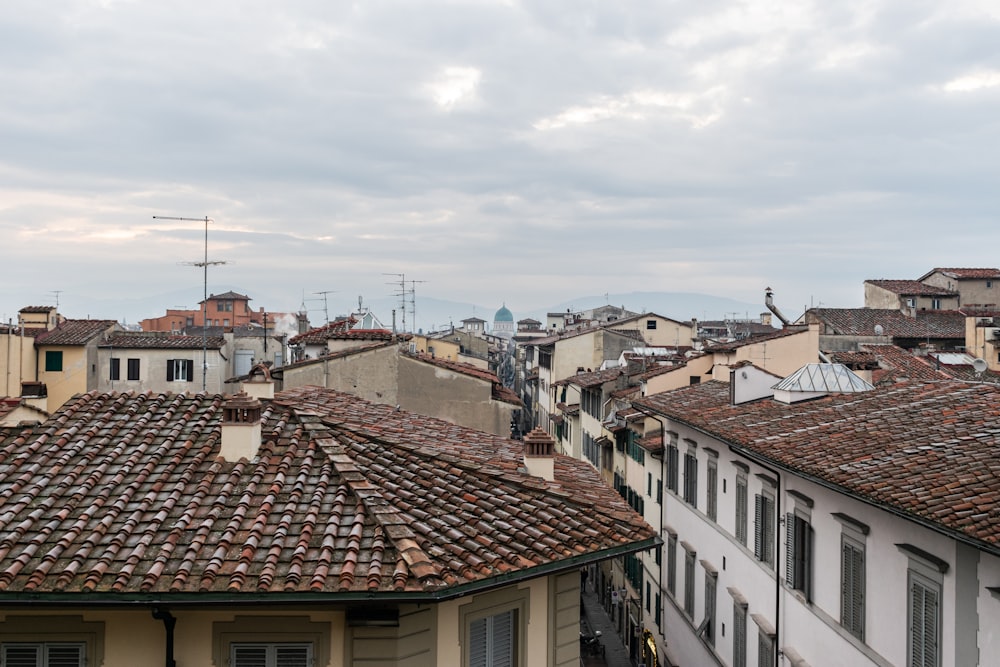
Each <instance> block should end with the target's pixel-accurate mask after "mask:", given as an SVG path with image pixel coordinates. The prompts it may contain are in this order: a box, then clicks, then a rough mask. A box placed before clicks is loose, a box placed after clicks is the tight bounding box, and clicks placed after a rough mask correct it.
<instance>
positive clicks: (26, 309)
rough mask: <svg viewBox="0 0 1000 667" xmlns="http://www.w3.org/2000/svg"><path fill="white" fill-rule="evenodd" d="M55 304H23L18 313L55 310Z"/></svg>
mask: <svg viewBox="0 0 1000 667" xmlns="http://www.w3.org/2000/svg"><path fill="white" fill-rule="evenodd" d="M55 309H56V307H55V306H25V307H24V308H22V309H21V310H19V311H17V312H19V313H50V312H52V311H53V310H55Z"/></svg>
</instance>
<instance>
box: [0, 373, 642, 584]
mask: <svg viewBox="0 0 1000 667" xmlns="http://www.w3.org/2000/svg"><path fill="white" fill-rule="evenodd" d="M224 401H225V397H224V396H222V395H214V396H212V395H208V396H206V395H201V394H197V395H194V394H176V395H175V394H154V393H152V392H146V393H143V394H115V393H111V394H99V393H96V392H92V393H89V394H83V395H79V396H77V397H74V398H73V399H71V400H70V401H69V402H68V403H67V404H66V405H65V406H64V407H63V408H62V409H61V410H60V412H59V413H57V414H56V415H55V416H54V417H53V418H52V419H50V420H49V421H47V422H45V423H43V424H41V425H40V426H38V427H36V428H35V429H34V430H27V431H21V432H19V433H18V434H12V435H8V436H6V437H4V438H3V439H0V480H5V482H4V484H3V485H0V601H2V600H5V599H7V600H11V599H26V600H27V599H35V598H36V597H37V596H39V595H44V596H45V597H46V598H47V599H50V600H52V599H56V598H58V599H60V600H63V601H75V600H77V599H79V600H81V602H84V603H87V604H92V603H93V600H94V599H95V597H96V598H97V599H100V597H101V596H103V595H113V596H115V597H114V599H115V600H117V601H119V602H121V601H122V600H131V599H141V600H144V601H150V600H162V599H165V598H170V599H171V600H174V601H181V600H186V601H187V602H190V603H198V602H200V601H204V602H205V604H212V603H217V602H218V600H220V599H228V600H235V601H238V600H241V599H246V600H250V601H252V600H258V601H260V600H262V598H261V596H263V602H261V603H262V604H268V602H269V600H273V599H281V598H282V596H286V595H290V596H294V598H295V599H296V600H299V601H301V599H302V596H303V595H311V596H316V597H315V598H314V599H315V600H317V601H320V600H323V599H337V596H341V595H344V594H349V595H352V596H354V598H356V597H357V596H358V595H364V596H366V597H369V598H371V599H372V600H375V601H377V600H378V599H380V598H382V599H385V598H390V599H392V598H393V596H396V595H399V594H407V595H409V596H411V597H410V598H409V599H426V600H434V599H438V596H440V595H441V594H442V593H443V592H446V591H447V590H448V589H452V588H455V587H459V586H462V587H463V588H462V590H463V591H469V590H476V589H477V587H482V588H489V587H492V586H496V585H499V584H500V583H502V582H508V581H510V580H511V577H512V576H520V575H523V576H528V577H530V576H534V575H533V574H532V573H533V572H538V573H541V572H545V571H549V570H550V569H551V568H559V567H566V565H565V563H569V564H570V566H571V567H576V565H577V564H579V563H581V562H590V561H596V560H600V559H603V558H607V557H609V556H611V555H616V554H622V553H632V552H635V551H639V550H643V549H648V548H650V547H652V546H654V545H655V544H656V543H658V538H657V537H656V531H655V530H654V529H653V528H651V527H650V526H648V525H647V524H645V523H644V522H643V520H642V518H641V517H640V516H639V515H638V514H636V513H635V512H634V511H632V510H631V508H629V507H628V506H627V504H626V503H625V501H624V500H622V498H621V497H620V496H618V494H616V493H615V492H614V491H613V490H612V489H611V488H609V487H608V486H607V485H605V484H603V483H602V482H601V480H600V478H599V477H598V475H597V473H596V472H595V471H594V470H593V468H592V467H591V466H590V465H589V464H588V463H586V462H582V461H578V460H575V459H572V458H569V457H566V456H563V455H556V457H555V460H554V468H555V481H553V482H548V481H545V480H543V479H541V478H538V477H533V476H531V475H528V474H527V473H526V472H525V471H524V470H523V462H522V453H523V445H522V443H520V442H516V441H511V440H505V439H503V438H499V437H496V436H493V435H489V434H485V433H481V432H478V431H473V430H470V429H465V428H462V427H459V426H455V425H452V424H448V423H446V422H443V421H439V420H436V419H432V418H429V417H423V416H420V415H415V414H411V413H408V412H406V411H402V410H397V409H395V408H393V407H392V406H384V405H374V404H371V403H367V402H366V401H363V400H361V399H358V398H356V397H352V396H349V395H346V394H341V393H338V392H335V391H331V390H326V389H320V388H317V387H300V388H297V389H293V390H290V391H286V392H283V393H281V394H278V396H277V397H276V398H275V399H274V400H273V401H267V402H264V408H263V413H262V416H261V431H262V440H263V442H262V445H261V449H260V452H259V455H258V456H257V457H255V458H254V460H252V461H248V460H246V459H241V460H240V461H239V462H236V463H231V462H227V461H225V460H224V459H222V458H221V457H220V456H219V440H220V429H221V421H222V417H223V404H224ZM206 593H211V594H213V595H212V596H210V597H209V598H208V599H206V598H205V597H201V596H203V594H206ZM414 596H415V597H414ZM83 598H86V600H83Z"/></svg>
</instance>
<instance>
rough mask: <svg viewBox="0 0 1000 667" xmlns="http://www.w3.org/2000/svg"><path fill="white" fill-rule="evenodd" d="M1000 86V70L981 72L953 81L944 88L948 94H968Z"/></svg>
mask: <svg viewBox="0 0 1000 667" xmlns="http://www.w3.org/2000/svg"><path fill="white" fill-rule="evenodd" d="M996 86H1000V70H980V71H978V72H972V73H969V74H965V75H963V76H960V77H957V78H955V79H952V80H951V81H949V82H948V83H946V84H944V85H943V86H942V89H943V90H944V91H945V92H948V93H968V92H972V91H974V90H981V89H983V88H994V87H996Z"/></svg>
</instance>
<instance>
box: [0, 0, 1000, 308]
mask: <svg viewBox="0 0 1000 667" xmlns="http://www.w3.org/2000/svg"><path fill="white" fill-rule="evenodd" d="M998 111H1000V3H998V2H996V0H950V1H949V2H940V0H930V1H923V0H857V1H852V0H838V1H836V2H830V1H829V0H816V1H814V0H794V1H793V0H785V1H756V0H749V1H746V2H733V1H731V0H727V1H725V2H722V1H715V0H675V1H670V2H640V1H628V0H615V1H614V2H593V1H587V0H537V1H535V2H527V1H523V2H522V1H519V0H509V1H502V0H498V1H489V0H456V1H451V2H426V1H422V0H401V1H399V2H384V1H379V2H354V3H349V2H330V1H326V0H324V1H320V0H316V1H312V0H303V1H298V2H292V1H290V2H274V1H273V0H269V1H266V2H264V1H250V0H241V1H240V2H235V1H225V0H212V1H208V2H206V1H204V0H202V1H199V2H187V1H172V2H152V1H147V2H130V1H124V0H123V1H118V0H103V1H96V0H94V1H91V0H77V1H67V0H45V1H44V2H29V1H27V0H24V1H17V0H15V1H14V2H11V3H7V5H6V6H5V9H4V11H3V13H2V15H0V229H2V239H3V248H4V251H3V256H4V265H5V266H4V269H5V270H4V272H3V274H4V280H3V282H2V284H0V311H2V312H3V313H4V315H5V316H11V315H14V316H16V311H17V309H18V308H19V307H21V306H24V305H29V304H30V305H42V304H47V303H53V302H54V298H55V297H54V296H53V295H52V293H53V292H55V291H60V292H61V294H60V302H61V304H62V308H61V309H62V310H63V311H64V312H65V313H66V314H68V315H70V316H75V317H82V316H85V315H86V314H90V315H92V316H107V317H119V313H82V312H78V311H76V310H75V309H74V307H73V304H74V300H78V301H79V300H82V299H85V298H95V297H101V298H107V297H109V296H112V295H115V294H119V295H121V297H122V298H126V299H137V298H145V297H147V296H151V295H157V294H165V293H172V292H175V291H178V290H188V291H189V292H190V295H191V296H190V300H189V301H188V302H186V303H167V304H163V307H164V308H165V307H174V306H178V305H186V306H189V307H193V306H194V304H195V303H197V301H199V300H200V297H201V293H202V282H201V279H202V275H201V272H200V269H198V268H194V267H191V266H185V265H184V262H196V261H200V260H201V259H202V258H203V254H204V245H203V244H204V224H203V223H198V222H172V221H161V220H154V219H153V216H154V215H160V216H179V217H195V218H201V217H203V216H206V215H207V216H209V217H210V218H211V219H212V223H211V225H210V229H209V250H208V253H209V259H210V260H213V261H221V260H225V261H228V262H229V264H227V265H225V266H221V267H218V268H212V269H210V271H209V291H210V292H212V291H222V289H221V288H222V287H225V288H236V289H238V290H240V291H243V292H245V293H248V294H250V295H251V296H253V297H254V299H255V300H254V302H253V303H254V304H255V305H263V306H266V307H267V308H269V309H270V310H292V309H295V308H296V307H297V306H298V305H299V303H300V302H301V301H302V295H303V293H306V294H312V293H313V292H317V291H325V290H336V291H337V294H336V295H331V296H330V297H329V298H330V299H331V306H330V307H331V309H334V308H336V309H337V310H341V311H342V310H346V309H348V308H349V307H350V304H351V303H356V301H357V296H358V295H363V296H365V298H367V299H376V298H381V297H385V296H387V295H389V294H391V293H392V292H393V291H394V288H393V287H392V286H390V285H387V284H386V283H387V282H388V281H391V280H392V278H391V277H389V276H386V275H383V274H385V273H391V274H404V275H405V276H406V279H407V280H418V281H425V282H422V283H418V284H417V285H416V294H417V298H418V299H419V298H420V296H421V294H423V295H427V296H434V297H438V298H443V299H453V300H458V301H469V302H475V303H478V304H485V305H487V306H494V307H498V306H499V305H500V304H501V303H502V302H506V304H507V306H508V307H510V308H511V310H513V311H514V312H515V315H518V314H519V313H520V312H524V311H527V310H529V309H535V308H539V307H544V306H546V305H548V304H553V303H558V302H560V301H564V300H566V299H570V298H574V297H578V296H582V295H589V294H603V293H605V292H611V293H616V292H617V293H622V292H631V291H676V292H703V293H707V294H713V295H718V296H726V297H732V298H736V299H740V300H744V301H750V302H754V303H760V302H761V301H762V296H763V290H764V288H765V287H767V286H770V287H772V288H773V289H774V290H775V293H776V300H777V302H778V303H779V305H781V307H782V309H783V310H784V311H785V314H786V315H798V314H799V313H800V312H801V309H802V307H804V306H806V305H810V304H811V305H820V304H822V305H825V306H831V307H832V306H843V307H854V306H860V305H861V304H862V301H863V287H862V282H863V281H864V280H865V279H868V278H909V279H912V278H917V277H919V276H920V275H922V274H923V273H925V272H926V271H928V270H929V269H931V268H934V267H948V266H963V267H997V266H1000V255H998V246H1000V244H998V240H1000V232H998V226H997V207H998V206H997V205H998V191H1000V189H998V184H997V179H998V175H1000V164H998V163H1000V160H998V148H1000V113H998ZM217 287H218V289H217ZM175 301H176V298H175ZM340 302H343V304H341V303H340ZM626 305H628V304H626ZM153 314H155V313H153V312H150V313H146V314H138V315H136V317H139V316H148V315H153ZM665 314H666V315H668V316H674V317H678V318H686V317H689V316H691V313H665Z"/></svg>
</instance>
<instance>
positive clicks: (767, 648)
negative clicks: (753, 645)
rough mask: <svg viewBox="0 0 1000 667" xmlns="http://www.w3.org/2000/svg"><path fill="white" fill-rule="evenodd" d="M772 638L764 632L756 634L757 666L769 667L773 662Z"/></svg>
mask: <svg viewBox="0 0 1000 667" xmlns="http://www.w3.org/2000/svg"><path fill="white" fill-rule="evenodd" d="M774 657H775V656H774V637H772V636H771V635H768V634H765V633H764V632H758V633H757V665H758V667H771V666H772V665H774V664H775V662H774Z"/></svg>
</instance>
